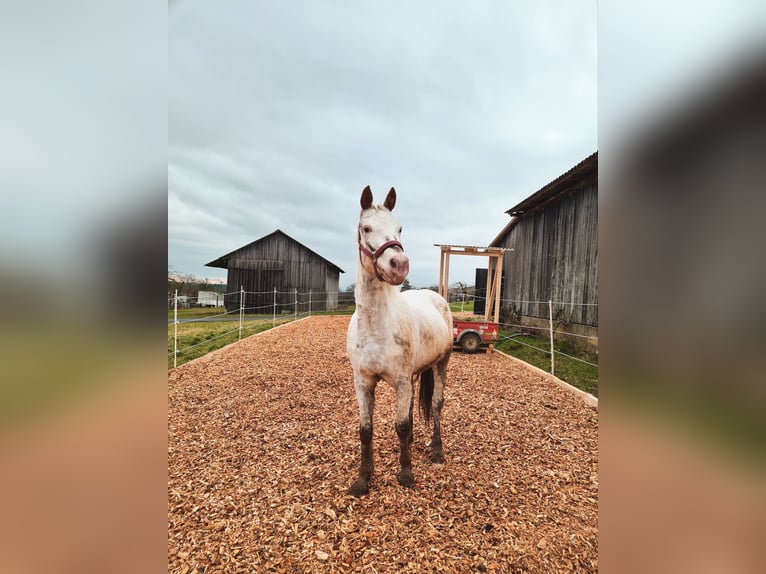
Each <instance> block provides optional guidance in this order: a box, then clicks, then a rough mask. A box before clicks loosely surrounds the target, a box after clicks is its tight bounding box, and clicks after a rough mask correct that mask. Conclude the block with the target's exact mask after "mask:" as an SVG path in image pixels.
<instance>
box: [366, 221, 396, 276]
mask: <svg viewBox="0 0 766 574" xmlns="http://www.w3.org/2000/svg"><path fill="white" fill-rule="evenodd" d="M356 242H357V243H358V244H359V262H360V263H361V261H362V254H365V255H366V256H367V257H369V258H370V259H371V260H372V270H373V271H374V272H375V277H377V279H378V281H382V282H384V283H385V282H386V280H385V279H383V277H381V275H380V271H378V257H380V256H381V255H383V252H384V251H385V250H386V249H388V248H389V247H399V248H400V249H401V250H402V252H403V251H404V245H402V244H401V243H400V242H399V241H396V240H393V241H386V242H385V243H384V244H383V245H381V246H380V247H378V248H377V249H376V250H375V252H374V253H373V252H372V251H370V250H369V249H367V248H366V247H365V246H364V245H362V231H361V229H359V228H357V230H356Z"/></svg>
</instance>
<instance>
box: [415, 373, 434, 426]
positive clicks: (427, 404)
mask: <svg viewBox="0 0 766 574" xmlns="http://www.w3.org/2000/svg"><path fill="white" fill-rule="evenodd" d="M433 396H434V371H433V369H426V370H425V371H423V372H422V373H420V394H419V397H418V398H419V403H420V412H421V414H422V415H423V418H424V419H425V420H426V422H428V421H430V420H431V399H432V398H433Z"/></svg>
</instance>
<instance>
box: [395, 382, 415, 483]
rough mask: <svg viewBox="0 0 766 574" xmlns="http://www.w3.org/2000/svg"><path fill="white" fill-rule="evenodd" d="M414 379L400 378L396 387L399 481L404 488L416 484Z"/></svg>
mask: <svg viewBox="0 0 766 574" xmlns="http://www.w3.org/2000/svg"><path fill="white" fill-rule="evenodd" d="M413 394H414V392H413V388H412V378H411V377H410V378H407V377H399V380H398V382H397V385H396V435H397V436H398V437H399V464H400V466H401V470H400V471H399V475H398V476H397V479H398V480H399V484H401V485H402V486H412V485H413V484H415V475H414V474H413V473H412V455H411V451H410V443H411V442H412V402H413Z"/></svg>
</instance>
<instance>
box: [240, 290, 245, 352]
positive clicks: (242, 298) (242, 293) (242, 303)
mask: <svg viewBox="0 0 766 574" xmlns="http://www.w3.org/2000/svg"><path fill="white" fill-rule="evenodd" d="M244 312H245V288H244V287H242V285H240V286H239V340H240V341H241V340H242V315H243V313H244Z"/></svg>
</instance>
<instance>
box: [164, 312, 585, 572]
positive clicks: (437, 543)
mask: <svg viewBox="0 0 766 574" xmlns="http://www.w3.org/2000/svg"><path fill="white" fill-rule="evenodd" d="M348 322H349V317H347V316H346V317H310V318H307V319H304V320H301V321H297V322H295V323H291V324H289V325H286V326H284V327H281V328H277V329H275V330H272V331H267V332H265V333H262V334H260V335H257V336H253V337H250V338H248V339H245V340H243V341H241V342H239V343H236V344H233V345H230V346H228V347H226V348H224V349H221V350H219V351H217V352H214V353H211V354H210V355H207V356H205V357H202V358H200V359H198V360H196V361H192V362H190V363H188V364H185V365H183V366H181V367H179V368H178V369H175V370H173V371H171V372H170V374H169V381H168V431H169V436H168V467H169V468H168V471H169V472H168V569H169V572H172V573H179V574H191V573H195V572H196V573H200V574H201V573H203V572H207V573H209V572H226V573H235V572H372V573H375V572H377V573H381V574H382V573H384V572H397V573H398V572H568V571H572V572H595V571H596V570H597V565H598V538H597V536H598V467H597V459H598V413H597V411H596V410H595V409H593V408H591V407H588V406H586V405H585V403H584V402H583V401H582V400H581V399H580V398H577V397H575V396H573V395H571V394H570V393H568V392H567V391H566V390H565V389H562V388H561V387H559V386H557V385H555V384H554V383H553V382H551V381H549V380H547V379H546V378H545V377H544V376H542V375H540V374H539V373H535V372H534V371H532V370H531V369H526V368H524V367H523V366H519V365H517V364H516V363H513V362H511V361H510V360H508V359H506V358H504V357H502V356H499V355H496V354H491V355H488V354H483V353H482V354H476V355H464V354H462V353H460V352H454V353H453V354H452V359H451V361H450V368H449V371H448V386H447V389H446V392H445V406H444V411H443V423H442V424H443V427H442V428H443V437H444V452H445V456H446V459H447V461H446V464H445V465H444V466H431V464H430V463H429V461H428V455H429V450H428V448H427V447H426V446H425V443H426V441H427V440H428V439H429V438H430V436H429V433H428V432H427V430H426V429H425V427H424V423H423V421H422V420H420V418H419V417H418V415H417V414H416V415H415V444H414V445H413V470H414V472H415V478H416V484H415V486H414V488H412V489H407V488H404V487H402V486H400V485H399V484H398V483H397V481H396V472H397V471H398V440H397V438H396V433H395V431H394V418H393V417H394V403H395V397H394V394H393V391H392V390H391V389H390V388H389V387H387V386H386V385H385V384H383V383H382V384H380V385H379V386H378V391H377V395H376V399H377V400H376V410H375V421H374V424H375V436H374V449H375V458H374V462H375V475H374V477H373V480H372V482H371V485H370V487H371V489H370V493H369V494H368V495H367V496H366V497H363V498H359V499H357V498H353V497H351V496H349V495H348V494H347V493H346V491H347V489H348V487H349V485H350V484H351V482H352V481H353V479H354V478H355V476H356V472H357V469H358V464H359V439H358V418H357V405H356V399H355V396H354V390H353V381H352V374H351V365H350V363H349V361H348V358H347V357H346V351H345V334H346V328H347V326H348Z"/></svg>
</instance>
